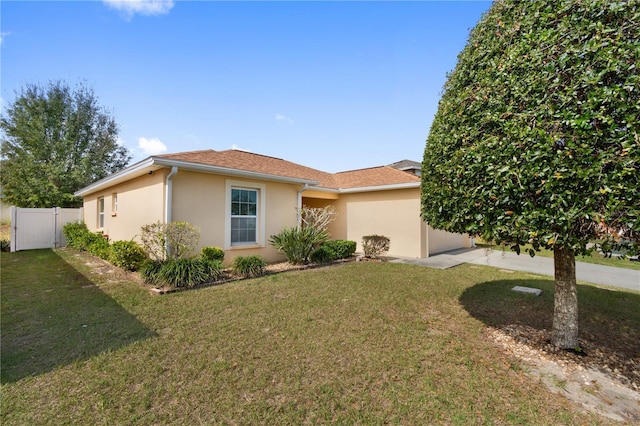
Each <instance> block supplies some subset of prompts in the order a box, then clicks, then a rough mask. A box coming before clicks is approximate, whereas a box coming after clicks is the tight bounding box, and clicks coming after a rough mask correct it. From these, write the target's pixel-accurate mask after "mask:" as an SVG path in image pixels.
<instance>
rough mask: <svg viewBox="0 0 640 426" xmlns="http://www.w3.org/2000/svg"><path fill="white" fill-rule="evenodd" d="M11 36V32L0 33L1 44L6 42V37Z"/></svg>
mask: <svg viewBox="0 0 640 426" xmlns="http://www.w3.org/2000/svg"><path fill="white" fill-rule="evenodd" d="M8 35H11V31H5V32H1V33H0V44H2V43H3V42H4V39H5V37H6V36H8Z"/></svg>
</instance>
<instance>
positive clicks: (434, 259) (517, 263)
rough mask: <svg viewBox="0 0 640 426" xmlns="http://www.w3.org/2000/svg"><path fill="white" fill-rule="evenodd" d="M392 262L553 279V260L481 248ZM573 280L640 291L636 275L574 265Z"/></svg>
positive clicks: (603, 267) (601, 266) (593, 265)
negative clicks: (474, 267) (469, 267)
mask: <svg viewBox="0 0 640 426" xmlns="http://www.w3.org/2000/svg"><path fill="white" fill-rule="evenodd" d="M393 262H399V263H409V264H412V265H420V266H427V267H430V268H436V269H447V268H451V267H453V266H456V265H460V264H462V263H473V264H476V265H486V266H493V267H496V268H501V269H510V270H516V271H525V272H532V273H536V274H541V275H549V276H552V277H553V275H554V273H553V258H550V257H543V256H535V257H531V256H529V255H528V254H526V253H522V254H520V255H517V254H516V253H513V252H509V251H502V250H496V249H494V250H490V249H484V248H472V249H460V250H454V251H451V252H447V253H442V254H437V255H435V256H431V257H428V258H425V259H407V258H398V259H395V260H393ZM576 279H577V280H578V281H585V282H590V283H594V284H602V285H608V286H612V287H619V288H625V289H629V290H635V291H640V271H638V270H634V269H625V268H615V267H611V266H603V265H595V264H592V263H584V262H576Z"/></svg>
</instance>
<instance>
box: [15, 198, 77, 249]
mask: <svg viewBox="0 0 640 426" xmlns="http://www.w3.org/2000/svg"><path fill="white" fill-rule="evenodd" d="M82 219H83V217H82V209H81V208H80V209H64V208H60V207H54V208H51V209H27V208H18V207H11V251H20V250H32V249H42V248H56V247H63V246H65V245H66V241H65V239H64V235H63V234H62V227H63V226H64V225H65V224H67V223H69V222H79V221H82Z"/></svg>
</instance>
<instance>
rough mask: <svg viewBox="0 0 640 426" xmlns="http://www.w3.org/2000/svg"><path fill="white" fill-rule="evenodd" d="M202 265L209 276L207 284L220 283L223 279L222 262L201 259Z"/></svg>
mask: <svg viewBox="0 0 640 426" xmlns="http://www.w3.org/2000/svg"><path fill="white" fill-rule="evenodd" d="M200 263H202V267H203V269H204V272H205V274H206V275H207V279H206V282H212V281H218V280H219V279H220V278H221V277H222V261H221V260H212V259H207V258H205V257H202V258H200Z"/></svg>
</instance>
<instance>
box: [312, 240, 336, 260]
mask: <svg viewBox="0 0 640 426" xmlns="http://www.w3.org/2000/svg"><path fill="white" fill-rule="evenodd" d="M310 259H311V261H312V262H313V263H329V262H333V261H334V260H336V259H337V257H336V253H335V252H334V251H333V250H331V248H329V247H328V246H326V245H324V244H323V245H321V246H320V247H318V248H317V249H315V250H314V251H313V252H312V253H311V257H310Z"/></svg>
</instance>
